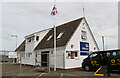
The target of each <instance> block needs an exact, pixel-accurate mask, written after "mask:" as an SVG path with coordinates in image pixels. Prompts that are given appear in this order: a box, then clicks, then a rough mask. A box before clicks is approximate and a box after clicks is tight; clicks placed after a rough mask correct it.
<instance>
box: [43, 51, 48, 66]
mask: <svg viewBox="0 0 120 78" xmlns="http://www.w3.org/2000/svg"><path fill="white" fill-rule="evenodd" d="M48 53H49V51H46V52H41V66H47V55H48Z"/></svg>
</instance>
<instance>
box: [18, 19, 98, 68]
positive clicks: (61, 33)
mask: <svg viewBox="0 0 120 78" xmlns="http://www.w3.org/2000/svg"><path fill="white" fill-rule="evenodd" d="M56 31H57V32H56V37H57V38H56V39H57V40H56V43H57V44H56V45H57V52H56V67H57V68H60V69H72V68H79V67H81V63H82V60H83V59H84V58H86V57H87V56H88V55H89V54H90V53H91V52H94V51H98V50H99V48H98V45H97V43H96V41H95V39H94V36H93V34H92V32H91V30H90V28H89V25H88V23H87V21H86V19H85V18H84V17H83V18H80V19H76V20H73V21H71V22H68V23H65V24H62V25H59V26H57V27H56ZM53 32H54V31H53V28H51V29H47V30H43V31H40V32H36V33H33V34H31V35H28V36H26V37H25V41H24V42H23V43H22V44H21V45H20V46H19V47H18V48H17V49H16V51H17V52H18V53H19V54H20V53H21V54H22V59H21V63H22V64H28V65H38V64H39V65H40V66H46V65H47V64H44V62H46V61H47V60H46V59H47V55H46V53H48V54H49V61H50V67H54V48H53V44H54V43H53V42H54V41H53V39H54V34H53Z"/></svg>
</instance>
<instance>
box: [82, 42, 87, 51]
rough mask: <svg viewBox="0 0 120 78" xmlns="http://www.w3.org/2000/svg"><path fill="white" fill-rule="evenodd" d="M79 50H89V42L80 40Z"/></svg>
mask: <svg viewBox="0 0 120 78" xmlns="http://www.w3.org/2000/svg"><path fill="white" fill-rule="evenodd" d="M80 51H89V43H87V42H80Z"/></svg>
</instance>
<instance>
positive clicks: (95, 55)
mask: <svg viewBox="0 0 120 78" xmlns="http://www.w3.org/2000/svg"><path fill="white" fill-rule="evenodd" d="M97 55H98V54H97V53H94V54H91V55H90V56H89V57H90V58H95V57H97Z"/></svg>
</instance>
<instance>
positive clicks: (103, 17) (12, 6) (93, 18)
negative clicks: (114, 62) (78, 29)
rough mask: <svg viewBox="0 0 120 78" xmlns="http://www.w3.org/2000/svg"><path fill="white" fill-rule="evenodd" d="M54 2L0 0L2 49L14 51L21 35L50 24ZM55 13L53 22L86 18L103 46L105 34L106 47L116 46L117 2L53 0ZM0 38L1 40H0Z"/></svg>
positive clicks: (96, 38) (50, 25)
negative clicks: (1, 0) (2, 0)
mask: <svg viewBox="0 0 120 78" xmlns="http://www.w3.org/2000/svg"><path fill="white" fill-rule="evenodd" d="M53 6H54V2H2V33H1V35H2V36H0V38H2V49H0V50H10V51H13V50H15V48H16V38H15V37H11V35H17V36H18V39H17V45H18V46H19V45H20V44H21V43H22V41H23V40H24V37H25V36H27V35H29V34H31V33H33V32H37V31H41V30H44V29H47V28H51V27H53V25H54V18H53V16H51V10H52V8H53ZM56 7H57V10H58V14H57V15H56V25H60V24H63V23H66V22H69V21H72V20H74V19H78V18H81V17H83V10H82V9H83V7H84V8H85V18H86V19H87V22H88V24H89V26H90V29H91V30H92V33H93V35H94V37H95V40H96V42H97V44H98V46H99V48H100V49H101V50H102V38H101V36H104V37H105V48H107V49H117V48H118V3H117V2H94V1H93V2H87V0H86V2H84V3H83V2H59V1H58V2H56ZM0 42H1V40H0Z"/></svg>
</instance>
